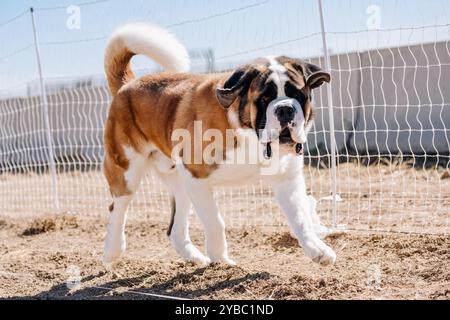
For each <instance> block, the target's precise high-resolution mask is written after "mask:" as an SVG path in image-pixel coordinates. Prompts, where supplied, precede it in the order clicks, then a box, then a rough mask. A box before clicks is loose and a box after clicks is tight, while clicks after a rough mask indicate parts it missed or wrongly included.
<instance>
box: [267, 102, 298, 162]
mask: <svg viewBox="0 0 450 320" xmlns="http://www.w3.org/2000/svg"><path fill="white" fill-rule="evenodd" d="M268 109H269V111H268V122H267V127H266V129H267V130H266V132H265V135H264V138H263V140H262V142H263V144H264V146H265V148H264V157H265V158H266V159H270V158H271V157H272V147H271V142H272V141H274V140H278V141H279V143H280V145H287V146H292V147H294V146H295V152H296V153H297V154H298V155H302V154H303V143H304V142H305V141H303V140H304V139H300V137H299V136H304V135H303V134H302V135H299V132H300V130H302V129H303V128H302V126H303V125H304V118H303V112H302V108H301V106H300V104H299V103H298V101H297V100H295V99H292V98H287V97H283V98H278V99H276V100H274V101H272V102H271V103H270V105H269V107H268Z"/></svg>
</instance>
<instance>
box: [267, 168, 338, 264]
mask: <svg viewBox="0 0 450 320" xmlns="http://www.w3.org/2000/svg"><path fill="white" fill-rule="evenodd" d="M272 187H273V190H274V193H275V197H276V199H277V201H278V203H279V205H280V207H281V209H282V211H283V212H284V213H285V215H286V216H287V219H288V222H289V225H290V227H291V230H292V233H293V234H294V235H295V236H296V237H297V239H298V241H299V243H300V246H301V247H302V248H303V250H304V251H305V253H306V255H307V256H308V257H310V258H311V259H312V260H313V261H314V262H318V263H321V264H324V265H327V264H333V263H334V262H335V260H336V254H335V253H334V251H333V249H331V248H330V247H329V246H327V245H326V244H325V243H324V242H323V241H322V240H320V238H319V237H318V236H317V234H316V232H315V230H314V226H313V221H312V217H311V214H310V211H311V209H312V208H311V207H310V205H311V203H310V200H309V198H308V196H307V194H306V186H305V182H304V180H303V177H302V176H301V175H295V176H293V177H289V178H287V179H286V180H285V179H283V180H278V181H276V182H272Z"/></svg>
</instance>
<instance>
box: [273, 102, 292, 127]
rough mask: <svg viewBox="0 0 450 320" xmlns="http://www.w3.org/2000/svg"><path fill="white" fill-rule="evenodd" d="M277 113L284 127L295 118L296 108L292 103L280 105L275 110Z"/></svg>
mask: <svg viewBox="0 0 450 320" xmlns="http://www.w3.org/2000/svg"><path fill="white" fill-rule="evenodd" d="M275 114H276V116H277V118H278V121H280V124H281V126H282V127H285V126H286V125H287V124H288V123H289V122H291V121H292V120H294V116H295V108H294V107H293V106H291V105H284V106H279V107H278V108H277V109H276V110H275Z"/></svg>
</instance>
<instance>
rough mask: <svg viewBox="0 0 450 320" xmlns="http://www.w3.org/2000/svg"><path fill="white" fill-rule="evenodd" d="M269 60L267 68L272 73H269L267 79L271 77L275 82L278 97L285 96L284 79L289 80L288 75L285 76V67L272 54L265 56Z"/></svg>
mask: <svg viewBox="0 0 450 320" xmlns="http://www.w3.org/2000/svg"><path fill="white" fill-rule="evenodd" d="M267 59H268V60H269V64H270V65H269V70H271V71H272V74H271V75H270V77H269V79H271V80H272V81H273V82H275V84H276V85H277V89H278V93H277V94H278V98H279V97H284V96H286V93H285V91H284V86H285V84H286V81H288V80H289V77H288V76H287V74H286V72H287V69H286V68H285V67H284V66H282V65H281V64H280V63H279V62H278V61H277V60H276V59H275V57H274V56H269V57H267Z"/></svg>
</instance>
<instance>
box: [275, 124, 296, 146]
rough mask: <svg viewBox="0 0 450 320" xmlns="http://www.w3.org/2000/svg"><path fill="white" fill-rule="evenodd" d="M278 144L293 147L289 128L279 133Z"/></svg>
mask: <svg viewBox="0 0 450 320" xmlns="http://www.w3.org/2000/svg"><path fill="white" fill-rule="evenodd" d="M279 139H280V144H287V145H293V144H295V142H294V140H292V137H291V132H290V131H289V128H285V129H284V130H283V131H281V132H280V138H279Z"/></svg>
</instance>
